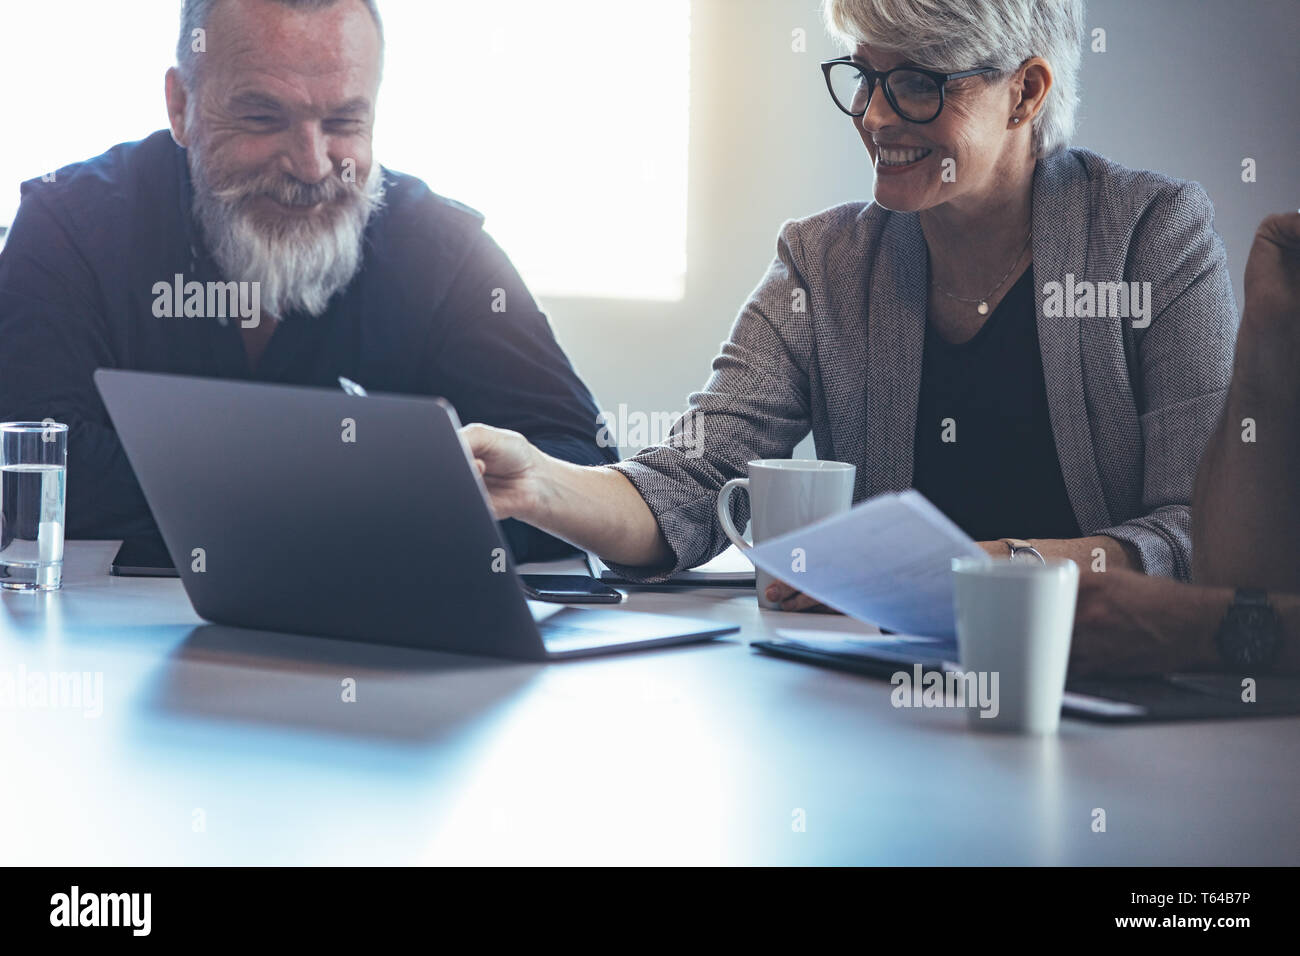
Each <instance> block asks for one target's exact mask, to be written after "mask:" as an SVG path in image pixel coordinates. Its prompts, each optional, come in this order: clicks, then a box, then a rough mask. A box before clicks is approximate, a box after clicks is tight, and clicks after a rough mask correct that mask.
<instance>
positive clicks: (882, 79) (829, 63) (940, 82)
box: [821, 56, 1001, 125]
mask: <svg viewBox="0 0 1300 956" xmlns="http://www.w3.org/2000/svg"><path fill="white" fill-rule="evenodd" d="M841 63H847V64H849V65H850V66H856V67H857V68H858V70H859V72H861V73H862V75H863V76H864V77H866V78H867V79H868V80H870V82H871V86H870V88H869V90H868V92H867V105H866V106H864V107H863V108H862V111H861V112H860V113H854V112H853V111H852V110H847V109H845V108H844V104H842V103H841V102H840V98H839V97H838V96H836V95H835V87H833V86H831V70H833V69H834V68H835V67H836V66H838V65H839V64H841ZM821 67H822V73H823V74H824V76H825V77H826V91H827V92H828V93H830V95H831V102H833V103H834V104H835V105H836V106H837V107H838V108H839V110H840V112H841V113H844V114H846V115H848V116H852V117H853V118H854V119H859V118H860V117H863V116H866V115H867V110H869V109H870V108H871V98H872V97H873V96H875V95H876V84H877V83H879V84H880V88H881V89H882V90H884V91H885V99H886V100H887V101H888V102H889V108H890V109H892V110H893V111H894V112H895V113H896V114H897V115H898V117H899V119H902V120H906V121H907V122H909V123H916V124H918V125H922V124H925V123H933V122H934V121H935V120H937V119H938V118H939V117H940V115H941V114H942V113H943V106H944V102H945V100H944V88H945V87H946V86H947V85H948V81H949V80H960V79H963V78H965V77H967V76H979V75H981V74H984V73H1000V72H1001V70H999V69H998V68H997V67H995V66H981V67H979V68H978V69H974V70H962V71H960V72H958V73H940V72H938V71H937V70H926V69H923V68H922V67H919V66H896V67H894V68H893V69H892V70H868V69H867V68H866V67H864V66H862V64H860V63H858V62H857V61H856V60H854V59H853V57H851V56H837V57H836V58H835V59H833V60H823V61H822V64H821ZM904 70H907V71H909V72H912V73H922V74H924V75H926V76H928V77H929V78H930V79H932V80H934V82H935V85H936V86H938V87H939V108H938V109H937V110H935V112H934V115H933V116H931V117H930V118H929V119H927V120H914V119H908V117H907V116H906V115H905V114H904V113H903V111H902V110H901V109H899V108H898V102H897V101H896V100H895V99H894V94H893V93H891V92H890V91H889V77H890V75H891V74H894V73H900V72H902V71H904Z"/></svg>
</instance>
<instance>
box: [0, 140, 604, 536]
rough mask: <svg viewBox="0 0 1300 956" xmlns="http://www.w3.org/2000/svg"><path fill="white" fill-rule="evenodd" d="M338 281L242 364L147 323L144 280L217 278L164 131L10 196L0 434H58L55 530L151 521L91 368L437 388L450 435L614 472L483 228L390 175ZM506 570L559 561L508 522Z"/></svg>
mask: <svg viewBox="0 0 1300 956" xmlns="http://www.w3.org/2000/svg"><path fill="white" fill-rule="evenodd" d="M384 175H385V187H386V194H385V199H384V205H383V208H382V209H381V210H380V211H379V212H377V213H376V214H375V215H374V216H373V217H372V219H371V221H370V223H369V225H368V227H367V229H366V234H365V254H364V257H363V261H362V266H361V269H360V271H359V272H358V273H357V275H356V276H355V277H354V279H353V280H352V282H351V284H350V285H349V286H348V287H347V288H346V289H345V290H344V291H342V292H340V293H339V294H337V295H336V296H335V297H334V299H333V300H332V301H331V302H330V304H329V307H328V309H327V310H326V312H325V313H324V314H322V315H320V316H317V317H311V316H307V315H302V314H292V313H291V314H289V315H287V316H285V317H283V318H282V319H281V321H280V323H279V325H278V327H277V328H276V330H275V333H274V335H273V336H272V337H271V339H270V343H269V344H268V345H267V347H266V351H265V352H264V353H263V355H262V356H261V359H260V361H259V362H258V364H257V365H256V367H255V368H254V367H251V366H250V362H249V359H248V355H247V353H246V351H245V347H244V343H243V340H242V337H241V332H240V322H239V319H238V318H232V319H228V320H220V319H216V318H202V319H200V318H157V317H155V315H154V300H155V298H156V296H155V293H154V286H155V284H157V283H159V282H166V283H167V284H168V285H171V284H172V283H173V280H174V277H175V276H176V275H178V274H179V275H182V276H183V277H184V281H185V282H190V281H198V282H204V283H206V282H209V281H221V280H224V279H226V278H229V277H226V276H222V275H220V274H219V273H218V270H217V268H216V266H215V265H214V264H213V263H212V261H211V259H210V258H209V256H208V255H207V253H206V251H205V250H204V248H203V243H202V239H201V236H200V233H199V230H198V229H197V226H196V224H195V223H194V222H193V221H192V219H191V213H190V205H191V199H192V195H193V194H192V187H191V185H190V178H189V170H188V166H187V163H186V154H185V151H184V150H183V149H181V148H180V147H178V146H177V145H176V144H175V143H174V142H173V141H172V139H171V136H170V135H169V134H168V133H167V132H166V131H161V132H158V133H154V134H153V135H152V136H150V137H149V138H147V139H145V140H142V141H140V142H137V143H126V144H123V145H120V146H116V147H114V148H113V149H111V150H109V151H108V152H107V153H104V154H103V155H102V156H98V157H96V158H94V159H91V160H88V161H86V162H84V163H77V164H75V165H72V166H67V167H65V168H63V169H60V170H58V172H57V173H56V174H55V175H54V177H52V180H51V181H49V182H46V181H44V180H42V179H36V180H32V181H30V182H27V183H24V184H23V186H22V205H21V206H20V208H19V210H18V215H17V217H16V219H15V220H14V225H13V229H12V231H11V232H10V235H9V240H8V243H7V244H6V246H5V247H4V251H3V252H2V253H0V421H8V420H33V421H40V420H42V419H45V418H53V419H55V420H56V421H60V422H64V423H66V424H67V425H68V426H69V427H70V432H69V436H68V483H67V493H68V505H67V524H66V531H67V535H68V536H69V537H72V538H125V537H134V536H139V535H150V534H156V533H157V528H156V525H155V524H154V521H153V517H152V515H151V514H150V512H149V507H148V505H147V504H146V502H145V499H144V495H143V494H142V492H141V490H140V486H139V484H138V483H137V482H136V479H135V475H134V473H133V472H132V470H131V466H130V463H129V462H128V461H127V458H126V455H125V453H124V452H123V450H122V446H121V444H120V443H119V442H118V439H117V435H116V433H115V432H114V431H113V427H112V423H111V421H110V419H109V417H108V413H107V411H106V410H105V408H104V405H103V403H102V402H101V401H100V398H99V395H98V393H97V392H96V390H95V386H94V383H93V382H92V380H91V374H92V373H93V372H94V371H95V369H97V368H101V367H102V368H119V369H138V370H143V371H153V372H172V373H176V374H182V375H199V376H205V377H209V378H230V379H251V380H256V381H265V382H280V383H288V384H295V385H314V386H320V387H323V388H338V387H339V385H338V377H339V376H340V375H343V376H346V377H347V378H350V379H352V380H353V381H356V382H359V383H360V384H361V385H363V386H365V388H367V389H368V390H370V391H375V392H397V393H406V394H412V395H441V396H443V397H444V398H446V399H447V400H448V401H450V402H451V403H452V405H453V406H455V408H456V411H457V413H458V414H459V416H460V419H461V421H463V422H467V423H468V422H483V423H486V424H489V425H496V426H499V427H501V428H510V429H514V430H516V431H519V432H522V433H523V434H524V435H525V436H527V437H528V439H529V440H530V441H532V442H533V443H534V444H536V445H537V446H538V447H539V448H541V449H542V450H543V451H546V452H547V453H549V454H551V455H555V456H556V457H558V458H563V459H566V460H568V461H572V462H577V463H579V464H603V463H606V462H610V461H613V460H615V459H616V457H617V455H616V453H615V451H614V449H612V448H607V447H605V448H603V447H600V445H598V443H597V440H596V433H597V421H596V417H597V409H596V405H595V402H594V401H593V399H592V396H591V393H590V392H589V391H588V390H587V388H586V386H585V385H584V384H583V383H582V380H581V379H579V378H578V375H577V373H576V372H574V370H573V367H572V366H571V365H570V364H569V361H568V359H567V357H566V356H565V354H564V352H563V350H561V348H560V346H559V344H558V343H557V342H556V340H555V337H554V335H553V334H552V332H551V328H550V325H549V323H548V322H547V320H546V316H545V315H543V314H542V313H541V312H540V311H539V310H538V308H537V304H536V302H534V300H533V298H532V296H531V295H530V294H529V292H528V289H527V287H526V286H525V285H524V283H523V280H522V279H521V278H520V277H519V275H518V273H517V272H516V271H515V269H514V267H513V266H512V265H511V263H510V260H509V259H508V258H507V257H506V255H505V253H504V252H502V251H501V249H500V248H499V247H498V246H497V245H496V243H494V242H493V241H492V239H491V238H490V237H489V236H488V235H487V234H486V233H485V232H484V231H483V229H482V222H483V219H482V216H480V215H479V214H478V213H476V212H475V211H473V210H472V209H469V208H468V207H466V206H462V205H461V204H459V203H457V202H454V201H452V200H449V199H444V198H443V197H441V196H438V195H436V194H434V193H433V192H431V191H430V190H429V188H428V187H427V186H425V184H424V183H423V182H421V181H420V180H418V179H415V178H412V177H410V176H404V175H401V174H398V173H393V172H391V171H388V170H385V171H384ZM503 527H504V529H505V532H506V535H507V538H508V540H509V542H510V545H511V547H512V549H513V550H514V552H515V555H516V558H517V559H518V560H521V561H524V560H535V559H538V558H543V557H551V556H555V555H557V554H561V553H565V552H566V551H567V550H568V547H567V546H566V545H564V544H563V543H562V542H559V541H557V540H556V539H554V538H552V537H550V536H549V535H545V534H543V533H542V532H540V531H538V530H537V529H535V528H531V527H529V526H527V525H523V524H520V523H519V522H516V521H507V522H503Z"/></svg>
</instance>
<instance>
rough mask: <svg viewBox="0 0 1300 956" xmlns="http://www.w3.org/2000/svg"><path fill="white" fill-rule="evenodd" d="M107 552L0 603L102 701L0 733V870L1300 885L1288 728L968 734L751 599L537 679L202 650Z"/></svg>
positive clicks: (43, 670)
mask: <svg viewBox="0 0 1300 956" xmlns="http://www.w3.org/2000/svg"><path fill="white" fill-rule="evenodd" d="M116 548H117V543H116V542H70V543H69V546H68V554H67V559H68V563H67V569H66V574H65V587H64V589H63V590H62V591H60V592H57V593H51V594H43V595H32V594H14V593H5V594H3V596H0V675H3V674H8V675H9V676H10V679H11V681H12V680H13V679H16V678H17V677H18V676H19V675H22V674H25V675H26V678H27V680H28V681H30V680H31V679H32V675H33V674H35V675H37V676H38V677H48V676H49V675H50V674H51V673H64V674H67V673H72V672H76V673H89V674H92V675H93V674H96V673H99V674H102V680H103V699H102V707H101V710H102V713H101V714H100V715H99V716H88V715H87V713H86V712H85V707H84V701H83V706H82V707H81V708H71V707H64V708H58V709H55V708H49V707H45V708H42V707H39V706H34V704H35V701H33V700H31V699H29V700H27V701H26V702H25V706H18V705H17V702H16V701H11V705H10V706H8V707H7V708H4V709H0V767H3V771H4V772H3V780H4V782H3V785H2V786H0V863H4V864H63V865H90V864H178V863H193V864H262V863H265V864H293V863H304V864H316V863H343V864H360V863H741V864H752V863H792V864H798V863H860V864H877V863H888V864H932V863H959V864H974V863H991V864H1062V863H1068V864H1105V863H1118V864H1262V863H1270V864H1295V863H1297V862H1300V828H1297V826H1296V807H1297V805H1298V804H1297V800H1298V796H1297V795H1298V794H1300V720H1297V719H1271V720H1251V721H1236V722H1221V723H1210V722H1207V723H1194V724H1166V725H1147V726H1124V727H1107V726H1101V725H1092V724H1087V723H1082V722H1077V721H1069V720H1067V721H1065V722H1064V723H1063V725H1062V730H1061V733H1060V735H1059V737H1056V738H1049V739H1044V740H1038V739H1029V738H1020V737H1006V736H998V735H989V734H983V733H975V732H972V731H970V730H968V729H967V726H966V716H965V714H964V713H962V712H959V711H953V710H904V709H895V708H894V707H892V706H891V704H890V700H889V691H890V689H891V688H890V685H889V684H887V683H885V682H883V681H876V680H868V679H862V678H857V677H853V676H850V675H845V674H839V673H834V672H830V671H825V670H821V669H818V668H813V667H808V666H804V665H800V664H795V663H792V662H787V661H782V660H777V659H772V658H768V657H763V656H760V655H758V654H757V653H756V652H754V651H751V650H750V649H749V648H748V647H747V646H746V642H747V641H748V640H751V639H755V638H759V637H762V636H769V635H771V634H773V633H774V632H775V631H776V630H778V629H786V628H795V629H803V628H814V629H819V630H835V631H845V630H859V629H862V628H861V625H858V624H855V623H854V622H852V621H850V620H847V619H844V618H838V617H829V616H823V615H796V614H785V613H781V612H768V611H762V612H760V611H759V610H758V608H757V606H756V604H755V601H754V597H753V594H752V592H751V593H743V594H732V593H728V592H725V591H717V590H698V591H692V592H677V593H644V592H643V593H634V594H633V595H632V597H631V599H630V601H629V602H628V604H627V607H628V608H630V609H645V610H654V611H659V612H666V613H683V614H689V615H691V616H695V617H705V618H710V619H716V620H724V621H729V622H733V623H736V624H739V625H741V627H742V631H741V633H740V634H739V635H738V636H733V637H731V638H727V639H723V640H719V641H716V642H712V643H709V644H703V645H697V646H691V647H682V648H676V649H667V650H663V651H657V652H652V653H636V654H627V655H622V656H616V657H608V658H601V659H592V660H586V661H572V662H566V663H559V664H548V665H535V664H519V663H511V662H502V661H494V660H488V659H479V658H470V657H458V656H451V655H442V654H435V653H431V652H425V651H417V650H406V649H399V648H385V647H377V646H373V645H366V644H356V643H351V642H341V641H331V640H323V639H315V638H308V637H297V636H290V635H279V634H269V633H265V632H257V631H240V630H236V629H229V628H223V627H216V626H210V625H209V626H205V625H203V624H202V622H201V621H200V620H199V618H198V617H197V616H196V615H195V614H194V611H193V609H192V608H191V607H190V605H189V602H188V600H187V599H186V597H185V594H184V592H183V590H182V588H181V585H180V583H179V582H178V581H176V580H164V579H141V578H114V577H110V576H109V575H108V573H107V569H108V565H109V562H110V561H111V559H112V556H113V554H114V553H115V551H116ZM349 677H350V678H354V679H355V680H356V688H357V689H356V698H357V699H356V702H355V703H344V702H343V701H342V699H341V698H342V681H343V680H344V679H345V678H349ZM91 681H92V684H93V677H92V679H91ZM29 686H30V685H29ZM1094 808H1103V809H1104V810H1105V811H1106V832H1104V833H1097V832H1093V830H1092V821H1093V810H1094ZM800 820H802V821H803V824H804V826H803V828H802V830H800V828H799V827H798V825H797V824H798V823H799V821H800Z"/></svg>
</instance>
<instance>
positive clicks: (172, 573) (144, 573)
mask: <svg viewBox="0 0 1300 956" xmlns="http://www.w3.org/2000/svg"><path fill="white" fill-rule="evenodd" d="M108 573H109V574H112V575H116V576H117V577H120V578H178V577H180V575H179V574H178V573H176V568H175V567H174V566H173V565H172V558H171V555H170V554H168V553H167V545H165V544H163V540H162V538H128V539H127V540H125V541H123V542H122V547H120V548H118V549H117V557H115V558H114V559H113V566H112V567H111V568H109V569H108Z"/></svg>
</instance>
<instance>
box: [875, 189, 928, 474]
mask: <svg viewBox="0 0 1300 956" xmlns="http://www.w3.org/2000/svg"><path fill="white" fill-rule="evenodd" d="M877 248H878V249H880V250H882V252H881V253H878V254H877V255H875V256H874V259H873V262H872V267H871V270H870V276H871V285H870V288H869V290H868V294H867V300H868V306H867V390H866V391H867V394H866V413H867V423H866V424H867V427H866V444H865V447H864V449H863V457H862V459H861V460H862V461H863V463H864V465H865V471H866V480H865V482H863V481H862V475H861V471H860V473H859V485H860V487H861V488H862V491H863V492H864V496H870V495H876V494H880V493H881V492H885V491H902V490H903V489H905V488H908V487H910V486H911V484H912V466H913V461H912V458H913V451H914V448H915V442H916V408H917V401H918V399H919V396H920V388H921V354H922V350H923V349H924V347H925V322H926V307H927V294H928V289H929V274H930V256H929V251H928V249H927V248H926V245H925V237H924V236H923V235H922V233H921V223H920V220H919V219H918V218H917V216H916V214H915V213H892V214H890V216H889V221H888V222H887V223H886V225H885V228H884V229H883V230H882V233H881V236H880V241H879V243H878V244H877Z"/></svg>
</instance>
